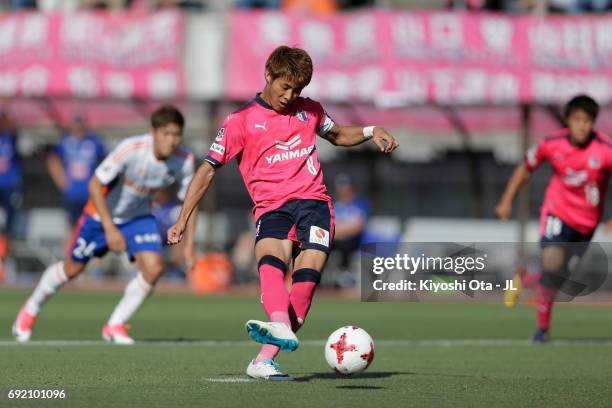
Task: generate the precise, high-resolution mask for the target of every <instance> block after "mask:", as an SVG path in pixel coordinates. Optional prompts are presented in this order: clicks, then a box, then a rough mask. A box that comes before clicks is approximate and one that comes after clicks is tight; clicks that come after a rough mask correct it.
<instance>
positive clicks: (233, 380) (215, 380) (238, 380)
mask: <svg viewBox="0 0 612 408" xmlns="http://www.w3.org/2000/svg"><path fill="white" fill-rule="evenodd" d="M204 380H205V381H208V382H213V383H246V382H253V381H255V380H254V379H253V378H244V377H233V378H232V377H226V378H205V379H204Z"/></svg>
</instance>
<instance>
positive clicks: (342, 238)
mask: <svg viewBox="0 0 612 408" xmlns="http://www.w3.org/2000/svg"><path fill="white" fill-rule="evenodd" d="M334 184H335V190H336V195H335V201H334V214H335V224H336V226H335V234H334V245H333V251H334V252H337V253H339V255H340V264H339V267H340V269H341V274H340V276H339V280H340V281H342V282H344V281H346V283H340V282H339V286H352V285H354V284H355V282H354V279H355V278H354V274H353V273H350V272H349V271H348V270H349V264H350V258H351V255H352V254H353V253H354V252H355V251H356V250H357V249H358V248H359V245H360V244H361V239H362V238H363V234H364V232H365V228H366V224H367V221H368V217H369V216H370V205H369V203H368V202H367V200H366V199H365V198H362V197H359V196H357V193H356V191H355V188H354V186H353V181H352V180H351V178H350V176H349V175H347V174H339V175H338V176H336V179H335V180H334ZM350 281H352V282H350Z"/></svg>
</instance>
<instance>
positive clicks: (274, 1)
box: [235, 0, 281, 10]
mask: <svg viewBox="0 0 612 408" xmlns="http://www.w3.org/2000/svg"><path fill="white" fill-rule="evenodd" d="M235 5H236V7H237V8H263V9H270V10H278V9H280V7H281V0H236V3H235Z"/></svg>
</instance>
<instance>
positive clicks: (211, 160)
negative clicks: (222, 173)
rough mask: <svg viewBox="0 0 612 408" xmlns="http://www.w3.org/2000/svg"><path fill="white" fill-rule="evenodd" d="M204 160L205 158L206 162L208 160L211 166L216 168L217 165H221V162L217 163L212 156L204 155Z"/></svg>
mask: <svg viewBox="0 0 612 408" xmlns="http://www.w3.org/2000/svg"><path fill="white" fill-rule="evenodd" d="M204 160H206V161H207V162H209V163H210V164H212V166H213V167H214V168H216V169H218V168H219V167H221V166H222V164H221V163H219V162H218V161H217V160H215V159H214V158H212V157H211V156H206V157H205V158H204Z"/></svg>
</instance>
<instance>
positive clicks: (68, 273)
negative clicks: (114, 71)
mask: <svg viewBox="0 0 612 408" xmlns="http://www.w3.org/2000/svg"><path fill="white" fill-rule="evenodd" d="M184 124H185V120H184V118H183V115H182V114H181V112H179V111H178V110H177V109H176V108H174V107H173V106H162V107H160V108H159V109H157V110H156V111H155V112H153V114H152V116H151V131H150V133H148V134H144V135H140V136H133V137H130V138H127V139H126V140H124V141H123V142H121V143H120V144H119V145H118V146H117V147H116V148H115V150H113V151H112V152H111V153H110V154H109V155H108V156H107V157H106V159H104V160H103V161H102V163H100V165H99V166H98V167H97V169H96V171H95V173H94V176H93V177H92V179H91V181H90V182H89V194H90V198H89V201H88V203H87V204H86V206H85V209H84V211H83V215H82V216H81V218H80V220H79V222H78V224H77V226H76V227H75V232H74V236H73V240H72V245H70V248H71V249H70V252H69V253H68V254H67V256H66V258H65V259H64V261H62V262H58V263H55V264H53V265H51V266H49V267H48V268H47V269H46V270H45V272H44V273H43V275H42V277H41V278H40V281H39V283H38V285H37V286H36V289H34V292H33V293H32V295H31V296H30V297H29V298H28V300H27V301H26V303H25V304H24V306H23V307H22V308H21V310H20V312H19V315H18V316H17V319H16V320H15V323H14V324H13V335H14V336H15V339H16V340H17V341H19V342H26V341H29V340H30V336H31V335H32V329H33V327H34V323H35V321H36V319H37V317H38V315H39V313H40V310H41V308H42V306H43V304H44V303H45V301H46V300H48V299H49V297H51V296H52V295H53V294H55V293H56V292H57V291H58V290H59V289H60V288H61V287H62V286H64V285H65V284H66V283H67V282H68V281H69V280H71V279H73V278H75V277H77V276H78V275H79V274H80V273H81V272H83V270H84V269H85V267H86V266H87V264H88V262H89V260H90V259H91V258H92V257H100V256H103V255H104V254H105V253H106V252H108V250H111V251H114V252H123V251H126V252H127V253H128V256H129V258H130V260H131V261H134V260H135V261H136V265H137V266H138V273H137V274H136V276H135V277H134V278H133V279H132V280H131V281H130V282H129V283H128V285H127V286H126V288H125V291H124V294H123V297H122V298H121V300H120V301H119V303H118V304H117V306H116V307H115V310H114V311H113V313H112V314H111V316H110V318H109V320H108V322H107V323H106V324H105V325H104V327H103V328H102V337H103V338H104V339H105V340H107V341H109V342H113V343H116V344H133V343H134V340H133V339H132V338H131V337H130V336H129V334H128V333H127V326H128V325H127V322H128V320H129V319H130V318H131V317H132V315H133V314H134V313H136V311H137V310H138V308H139V307H140V306H141V305H142V303H143V302H144V300H145V299H146V298H147V297H148V296H149V295H150V294H151V292H152V290H153V287H154V286H155V283H156V282H157V280H158V279H159V277H160V276H161V273H162V271H163V260H162V256H161V246H162V238H161V235H160V231H159V227H158V225H157V221H156V220H155V218H154V217H153V215H152V214H151V198H152V196H153V194H155V192H157V191H158V190H160V189H162V188H166V187H169V186H172V185H177V186H178V194H177V195H178V198H179V199H182V198H183V197H184V196H185V193H186V191H187V186H188V185H189V182H190V181H191V178H192V177H193V172H194V167H195V166H194V157H193V154H191V153H190V152H188V151H187V150H185V149H184V148H183V147H181V146H180V143H181V141H182V135H183V127H184ZM194 224H195V220H192V221H190V224H189V227H188V230H189V231H188V232H187V239H186V240H185V241H186V242H185V244H186V245H185V248H184V249H185V258H186V260H187V263H193V262H194V259H195V252H194V238H193V237H194V229H195V225H194Z"/></svg>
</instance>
